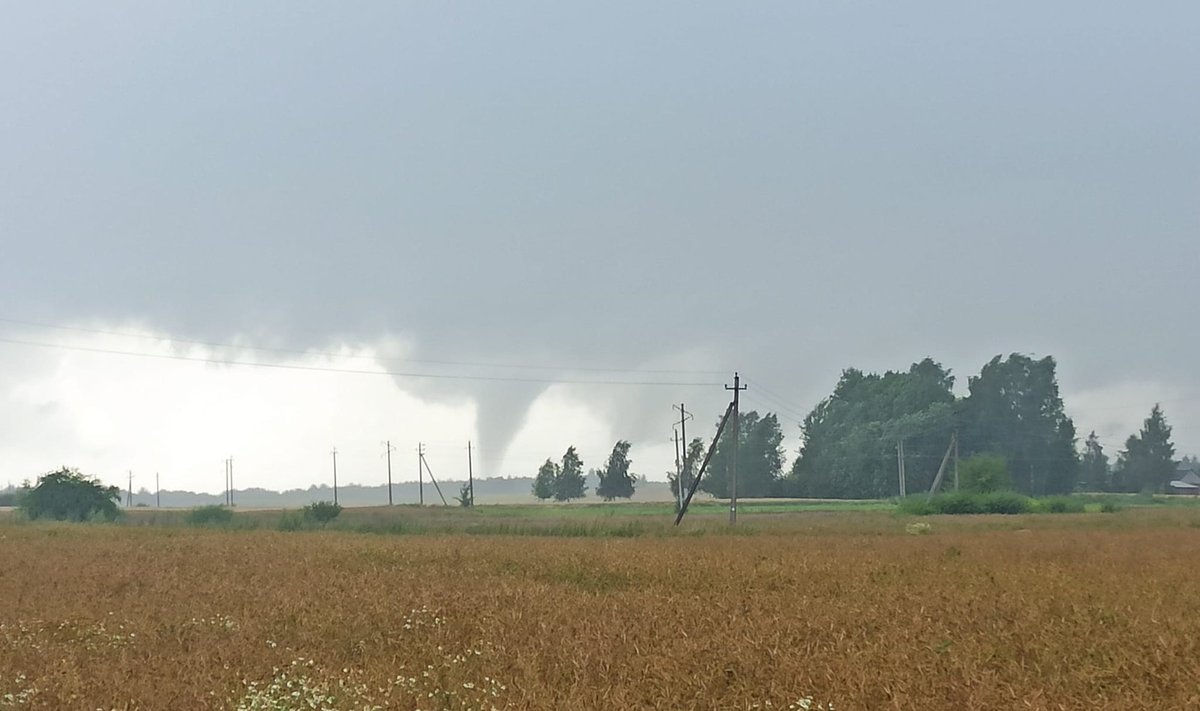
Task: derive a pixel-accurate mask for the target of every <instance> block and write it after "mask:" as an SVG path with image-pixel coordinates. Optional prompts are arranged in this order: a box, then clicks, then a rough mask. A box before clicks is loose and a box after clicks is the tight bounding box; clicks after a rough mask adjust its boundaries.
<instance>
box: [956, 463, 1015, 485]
mask: <svg viewBox="0 0 1200 711" xmlns="http://www.w3.org/2000/svg"><path fill="white" fill-rule="evenodd" d="M959 479H960V481H961V482H962V488H963V490H964V491H972V492H977V493H980V494H990V493H992V492H996V491H1007V490H1009V489H1011V488H1012V478H1011V477H1009V475H1008V462H1007V461H1006V460H1005V459H1004V457H1000V456H997V455H994V454H977V455H975V456H974V457H968V458H967V459H964V460H962V462H961V463H960V465H959Z"/></svg>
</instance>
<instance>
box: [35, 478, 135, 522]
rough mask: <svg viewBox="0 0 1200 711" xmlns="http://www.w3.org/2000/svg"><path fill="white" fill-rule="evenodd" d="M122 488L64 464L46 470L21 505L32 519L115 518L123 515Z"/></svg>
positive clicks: (80, 519)
mask: <svg viewBox="0 0 1200 711" xmlns="http://www.w3.org/2000/svg"><path fill="white" fill-rule="evenodd" d="M120 499H121V490H120V489H118V488H117V487H115V486H107V487H106V486H104V485H103V484H101V483H100V482H99V480H97V479H91V478H89V477H86V476H84V475H82V474H80V473H79V470H77V469H68V468H67V467H63V468H62V469H59V470H58V471H55V472H50V473H49V474H45V475H43V476H42V478H41V479H40V480H39V481H38V483H37V486H35V487H33V488H32V489H29V490H28V491H26V492H24V493H23V494H22V495H21V508H22V510H24V512H25V515H27V516H29V518H31V519H38V518H52V519H55V520H58V521H91V520H96V519H103V520H106V521H112V520H113V519H115V518H116V517H117V516H119V515H120V513H121V511H120V509H118V508H117V501H119V500H120Z"/></svg>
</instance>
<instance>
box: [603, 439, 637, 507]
mask: <svg viewBox="0 0 1200 711" xmlns="http://www.w3.org/2000/svg"><path fill="white" fill-rule="evenodd" d="M630 446H631V445H630V444H629V442H626V441H625V440H620V441H619V442H617V443H616V444H615V445H613V449H612V453H611V454H609V455H608V461H607V462H605V463H604V468H603V469H601V470H600V471H599V472H597V474H598V475H599V478H600V481H599V483H598V484H597V485H596V496H599V497H601V498H602V499H604V500H605V501H612V500H613V499H628V498H630V497H632V496H633V490H634V487H635V486H636V484H637V475H636V474H634V473H632V472H630V471H629V466H630V464H631V462H630V461H629V448H630Z"/></svg>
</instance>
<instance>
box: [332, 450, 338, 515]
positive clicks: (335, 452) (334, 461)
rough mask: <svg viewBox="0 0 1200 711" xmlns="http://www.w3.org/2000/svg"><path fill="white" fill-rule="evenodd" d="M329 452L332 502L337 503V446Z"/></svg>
mask: <svg viewBox="0 0 1200 711" xmlns="http://www.w3.org/2000/svg"><path fill="white" fill-rule="evenodd" d="M330 454H332V455H333V503H334V504H337V502H338V497H337V447H334V448H333V451H332V452H330Z"/></svg>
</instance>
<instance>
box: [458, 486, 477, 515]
mask: <svg viewBox="0 0 1200 711" xmlns="http://www.w3.org/2000/svg"><path fill="white" fill-rule="evenodd" d="M454 500H455V501H457V502H458V505H459V506H461V507H463V508H465V509H469V508H471V507H472V506H474V505H475V497H474V496H473V495H472V493H471V482H469V481H464V482H463V483H462V486H461V487H460V488H459V490H458V496H455V497H454Z"/></svg>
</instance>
